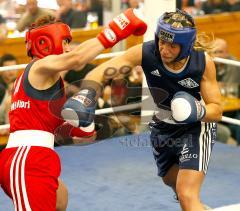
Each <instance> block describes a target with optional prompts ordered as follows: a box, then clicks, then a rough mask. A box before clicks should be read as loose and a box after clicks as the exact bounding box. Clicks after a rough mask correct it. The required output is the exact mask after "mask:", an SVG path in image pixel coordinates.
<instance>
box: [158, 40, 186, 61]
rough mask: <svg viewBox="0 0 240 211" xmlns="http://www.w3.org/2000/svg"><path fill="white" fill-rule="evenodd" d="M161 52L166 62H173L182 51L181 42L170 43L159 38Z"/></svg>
mask: <svg viewBox="0 0 240 211" xmlns="http://www.w3.org/2000/svg"><path fill="white" fill-rule="evenodd" d="M158 47H159V52H160V55H161V58H162V61H163V62H164V63H166V64H167V63H171V62H173V61H174V60H175V59H176V58H177V56H178V55H179V53H180V50H181V47H180V45H179V44H176V43H170V42H166V41H163V40H161V39H159V42H158Z"/></svg>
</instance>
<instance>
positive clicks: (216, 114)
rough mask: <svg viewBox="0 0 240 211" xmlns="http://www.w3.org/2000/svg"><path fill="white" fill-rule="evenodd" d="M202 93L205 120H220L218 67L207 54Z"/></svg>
mask: <svg viewBox="0 0 240 211" xmlns="http://www.w3.org/2000/svg"><path fill="white" fill-rule="evenodd" d="M201 95H202V97H203V100H204V102H205V104H206V115H205V117H204V118H203V121H207V122H212V121H220V120H221V118H222V107H221V94H220V90H219V87H218V83H217V80H216V68H215V65H214V63H213V61H212V59H211V58H210V56H209V55H206V68H205V72H204V74H203V78H202V80H201Z"/></svg>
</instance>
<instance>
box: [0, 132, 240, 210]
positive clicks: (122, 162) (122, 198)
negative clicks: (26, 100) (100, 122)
mask: <svg viewBox="0 0 240 211" xmlns="http://www.w3.org/2000/svg"><path fill="white" fill-rule="evenodd" d="M56 151H57V152H58V153H59V155H60V157H61V161H62V175H61V179H62V180H63V181H64V183H66V185H67V186H68V190H69V206H68V210H69V211H79V210H87V211H122V210H126V211H154V210H162V211H176V210H180V208H179V204H178V203H176V202H175V201H174V198H173V192H172V190H171V189H170V188H168V187H166V186H165V185H163V183H162V181H161V180H160V178H159V177H157V168H156V165H155V163H154V159H153V156H152V152H151V148H150V145H149V133H144V134H140V135H133V136H125V137H119V138H114V139H108V140H105V141H102V142H98V143H96V144H93V145H88V146H81V147H80V146H79V147H76V146H64V147H57V148H56ZM239 156H240V148H239V147H234V146H229V145H225V144H221V143H216V144H215V147H214V149H213V153H212V158H211V162H210V166H209V170H208V174H207V176H206V179H205V182H204V185H203V187H202V194H201V196H202V200H203V202H204V203H206V204H207V205H209V206H211V207H221V206H226V205H231V204H237V203H239V202H240V191H239V182H240V179H239V178H240V162H239ZM222 209H223V208H222ZM0 210H9V211H10V210H13V205H12V202H11V201H10V199H9V198H7V197H6V196H5V195H4V194H3V193H2V191H1V192H0ZM223 210H224V211H227V210H229V211H239V210H240V209H239V207H238V208H230V209H223ZM219 211H220V210H219Z"/></svg>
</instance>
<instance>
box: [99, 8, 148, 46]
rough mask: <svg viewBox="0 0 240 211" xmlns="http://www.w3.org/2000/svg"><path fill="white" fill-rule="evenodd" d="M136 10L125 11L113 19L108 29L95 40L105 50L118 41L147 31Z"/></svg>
mask: <svg viewBox="0 0 240 211" xmlns="http://www.w3.org/2000/svg"><path fill="white" fill-rule="evenodd" d="M137 13H138V11H137V10H136V9H132V8H130V9H127V10H126V11H125V12H124V13H121V14H120V15H118V16H117V17H116V18H114V19H113V20H112V21H111V22H110V23H109V27H106V28H104V29H103V31H101V32H100V33H99V34H98V36H97V38H98V39H99V41H100V42H101V43H102V44H103V46H104V47H105V48H110V47H113V46H114V45H115V44H116V43H117V42H119V41H120V40H123V39H125V38H126V37H128V36H130V35H132V34H133V35H136V36H140V35H143V34H144V33H145V32H146V30H147V24H146V23H145V22H144V21H143V20H142V19H141V18H140V15H139V13H138V14H137Z"/></svg>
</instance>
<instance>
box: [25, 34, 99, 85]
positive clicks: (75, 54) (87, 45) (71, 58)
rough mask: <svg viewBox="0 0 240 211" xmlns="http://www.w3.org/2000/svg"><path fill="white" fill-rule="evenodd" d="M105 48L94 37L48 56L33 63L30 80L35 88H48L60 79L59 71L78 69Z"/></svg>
mask: <svg viewBox="0 0 240 211" xmlns="http://www.w3.org/2000/svg"><path fill="white" fill-rule="evenodd" d="M103 50H104V47H103V45H102V44H101V43H100V42H99V40H98V39H97V38H93V39H90V40H87V41H85V42H83V43H82V44H80V45H79V46H78V47H77V48H75V49H74V50H72V51H70V52H68V53H63V54H60V55H50V56H47V57H45V58H43V59H40V60H38V61H36V62H35V63H34V64H33V66H32V67H31V71H30V73H29V81H30V83H31V85H33V86H34V88H37V89H47V88H49V86H51V85H52V84H54V82H56V81H57V80H58V78H59V72H61V71H64V70H70V69H78V68H79V67H80V66H83V65H85V64H86V63H88V62H89V61H91V60H93V59H94V58H95V57H96V56H97V55H98V54H100V53H101V52H102V51H103Z"/></svg>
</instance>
